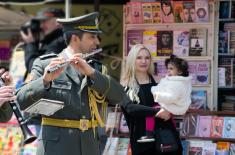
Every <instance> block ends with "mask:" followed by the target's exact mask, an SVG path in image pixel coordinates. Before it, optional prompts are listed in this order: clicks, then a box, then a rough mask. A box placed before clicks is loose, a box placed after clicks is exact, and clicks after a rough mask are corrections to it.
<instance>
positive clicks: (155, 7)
mask: <svg viewBox="0 0 235 155" xmlns="http://www.w3.org/2000/svg"><path fill="white" fill-rule="evenodd" d="M151 4H152V11H153V12H152V15H153V23H161V22H162V16H161V3H160V2H153V3H151Z"/></svg>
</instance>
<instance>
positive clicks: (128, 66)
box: [121, 44, 153, 103]
mask: <svg viewBox="0 0 235 155" xmlns="http://www.w3.org/2000/svg"><path fill="white" fill-rule="evenodd" d="M141 50H146V51H148V52H149V55H150V67H149V69H148V74H150V75H151V74H152V71H153V63H152V56H151V53H150V51H149V50H148V49H147V48H146V47H145V46H144V45H142V44H137V45H134V46H133V47H132V48H131V50H130V52H129V54H128V56H127V58H126V62H124V65H123V67H122V73H121V85H122V86H123V87H128V88H129V89H128V91H127V95H128V96H129V97H130V99H131V100H132V101H136V102H137V103H139V98H138V92H139V85H138V83H137V81H136V74H135V71H136V66H135V61H136V58H137V55H138V54H139V52H140V51H141Z"/></svg>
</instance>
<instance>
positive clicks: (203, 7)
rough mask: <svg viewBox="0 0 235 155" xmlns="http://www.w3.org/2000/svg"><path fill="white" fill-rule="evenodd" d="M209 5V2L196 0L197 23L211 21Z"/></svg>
mask: <svg viewBox="0 0 235 155" xmlns="http://www.w3.org/2000/svg"><path fill="white" fill-rule="evenodd" d="M208 8H209V4H208V0H195V11H196V22H198V23H201V22H208V21H209V9H208Z"/></svg>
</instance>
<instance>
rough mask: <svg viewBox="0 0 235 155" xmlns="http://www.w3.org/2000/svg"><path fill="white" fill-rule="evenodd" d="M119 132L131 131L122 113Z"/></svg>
mask: <svg viewBox="0 0 235 155" xmlns="http://www.w3.org/2000/svg"><path fill="white" fill-rule="evenodd" d="M119 132H120V133H129V128H128V125H127V122H126V119H125V116H124V115H123V114H122V115H121V119H120V123H119Z"/></svg>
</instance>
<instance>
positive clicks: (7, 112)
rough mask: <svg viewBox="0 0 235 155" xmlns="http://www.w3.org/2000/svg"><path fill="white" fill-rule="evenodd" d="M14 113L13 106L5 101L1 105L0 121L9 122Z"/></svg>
mask: <svg viewBox="0 0 235 155" xmlns="http://www.w3.org/2000/svg"><path fill="white" fill-rule="evenodd" d="M12 114H13V111H12V108H11V106H10V105H9V103H5V104H3V105H2V107H0V122H7V121H9V120H10V119H11V116H12Z"/></svg>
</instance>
